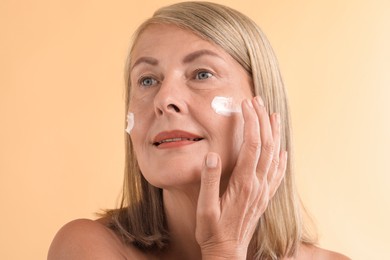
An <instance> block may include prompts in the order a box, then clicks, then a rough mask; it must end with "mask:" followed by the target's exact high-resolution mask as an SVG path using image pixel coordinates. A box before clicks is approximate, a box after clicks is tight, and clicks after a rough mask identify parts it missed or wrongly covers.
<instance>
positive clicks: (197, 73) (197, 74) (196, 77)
mask: <svg viewBox="0 0 390 260" xmlns="http://www.w3.org/2000/svg"><path fill="white" fill-rule="evenodd" d="M200 73H207V74H208V75H209V77H207V78H203V79H200V78H198V76H199V74H200ZM213 76H214V74H213V73H212V72H210V71H208V70H206V69H196V70H195V71H194V79H196V80H206V79H209V78H211V77H213Z"/></svg>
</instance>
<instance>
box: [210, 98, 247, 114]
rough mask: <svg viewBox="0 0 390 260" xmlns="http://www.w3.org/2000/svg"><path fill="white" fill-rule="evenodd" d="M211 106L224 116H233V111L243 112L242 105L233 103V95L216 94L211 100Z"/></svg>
mask: <svg viewBox="0 0 390 260" xmlns="http://www.w3.org/2000/svg"><path fill="white" fill-rule="evenodd" d="M211 107H212V108H213V110H214V111H215V113H217V114H219V115H223V116H231V115H232V113H241V107H240V106H236V105H235V104H234V103H233V98H232V97H220V96H216V97H215V98H214V99H213V101H211Z"/></svg>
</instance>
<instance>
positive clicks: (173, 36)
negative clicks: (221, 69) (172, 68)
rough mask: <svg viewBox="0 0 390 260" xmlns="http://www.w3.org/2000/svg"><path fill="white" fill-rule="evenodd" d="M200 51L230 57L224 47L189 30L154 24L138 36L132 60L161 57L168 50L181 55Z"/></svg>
mask: <svg viewBox="0 0 390 260" xmlns="http://www.w3.org/2000/svg"><path fill="white" fill-rule="evenodd" d="M199 49H209V50H212V51H213V52H217V53H218V54H219V55H220V56H224V57H227V56H229V57H230V55H229V54H228V53H227V52H225V50H224V49H223V48H222V47H220V46H218V45H216V44H215V43H213V42H211V41H207V40H205V39H203V38H201V37H199V36H198V35H197V34H196V33H194V32H192V31H190V30H188V29H182V28H180V27H178V26H176V25H169V24H152V25H148V26H147V27H146V28H145V29H144V30H142V32H141V33H140V34H139V35H138V37H137V39H136V41H135V43H134V46H133V48H132V52H131V59H132V60H134V59H135V58H136V57H137V56H149V55H155V54H159V55H161V54H162V53H161V52H162V51H167V50H172V51H174V52H175V53H177V54H180V52H192V51H196V50H199Z"/></svg>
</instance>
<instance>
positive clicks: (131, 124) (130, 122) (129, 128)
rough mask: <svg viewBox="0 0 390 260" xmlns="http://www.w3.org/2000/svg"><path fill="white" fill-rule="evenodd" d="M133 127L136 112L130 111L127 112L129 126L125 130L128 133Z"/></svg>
mask: <svg viewBox="0 0 390 260" xmlns="http://www.w3.org/2000/svg"><path fill="white" fill-rule="evenodd" d="M133 127H134V113H131V112H129V113H128V114H127V127H126V129H125V131H126V132H127V133H128V134H130V133H131V130H132V129H133Z"/></svg>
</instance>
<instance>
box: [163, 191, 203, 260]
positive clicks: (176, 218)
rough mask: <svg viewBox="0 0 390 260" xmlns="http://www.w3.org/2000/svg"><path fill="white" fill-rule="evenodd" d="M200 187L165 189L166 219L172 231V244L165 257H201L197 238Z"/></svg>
mask: <svg viewBox="0 0 390 260" xmlns="http://www.w3.org/2000/svg"><path fill="white" fill-rule="evenodd" d="M198 195H199V187H198V188H188V189H185V190H183V189H181V190H177V189H175V190H170V189H169V190H165V189H164V190H163V201H164V209H165V214H166V221H167V225H168V229H169V231H170V245H169V247H168V249H167V250H166V252H165V255H166V257H164V258H165V259H189V260H190V259H201V252H200V248H199V246H198V243H197V242H196V239H195V225H196V208H197V203H198Z"/></svg>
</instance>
